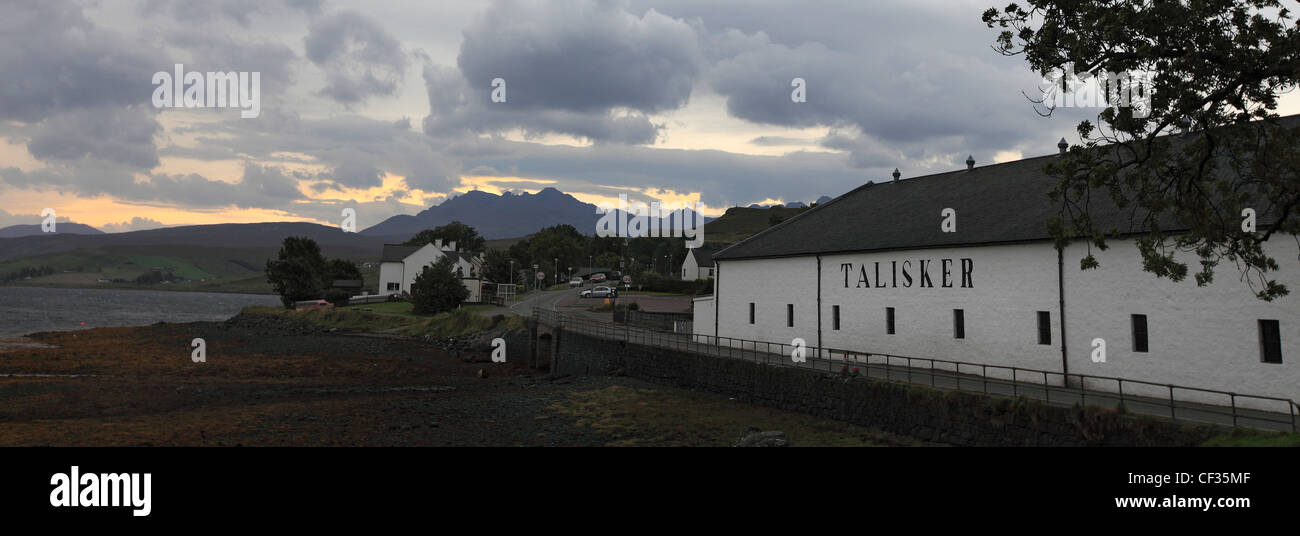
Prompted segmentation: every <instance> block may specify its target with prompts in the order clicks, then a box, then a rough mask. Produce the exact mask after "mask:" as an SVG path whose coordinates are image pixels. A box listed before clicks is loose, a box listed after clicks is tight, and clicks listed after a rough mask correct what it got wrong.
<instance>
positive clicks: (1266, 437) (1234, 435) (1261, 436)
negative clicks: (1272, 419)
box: [1201, 428, 1300, 447]
mask: <svg viewBox="0 0 1300 536" xmlns="http://www.w3.org/2000/svg"><path fill="white" fill-rule="evenodd" d="M1201 446H1203V447H1300V434H1294V433H1293V434H1284V433H1278V432H1265V431H1263V430H1251V429H1248V428H1233V429H1232V432H1231V433H1227V434H1223V435H1221V436H1216V437H1212V438H1210V439H1209V440H1208V441H1206V442H1205V443H1202V444H1201Z"/></svg>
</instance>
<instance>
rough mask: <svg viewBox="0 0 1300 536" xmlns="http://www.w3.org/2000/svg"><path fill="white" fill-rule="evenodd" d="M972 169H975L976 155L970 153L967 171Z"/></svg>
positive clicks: (967, 158) (967, 159)
mask: <svg viewBox="0 0 1300 536" xmlns="http://www.w3.org/2000/svg"><path fill="white" fill-rule="evenodd" d="M972 169H975V155H968V156H967V157H966V171H970V170H972Z"/></svg>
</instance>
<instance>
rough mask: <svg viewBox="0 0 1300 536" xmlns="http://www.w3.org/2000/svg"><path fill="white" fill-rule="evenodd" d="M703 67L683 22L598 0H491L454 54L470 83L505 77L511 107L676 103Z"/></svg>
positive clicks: (646, 107)
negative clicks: (497, 0)
mask: <svg viewBox="0 0 1300 536" xmlns="http://www.w3.org/2000/svg"><path fill="white" fill-rule="evenodd" d="M702 64H703V58H702V56H701V54H700V52H699V45H698V43H697V39H696V34H695V30H694V29H693V28H692V27H691V26H690V25H689V24H687V23H685V22H683V21H681V20H677V19H673V18H670V17H666V16H664V15H662V14H660V13H658V12H655V11H653V10H650V11H647V12H645V13H644V14H642V15H640V16H637V15H634V14H632V13H629V12H627V11H625V10H624V9H623V7H622V6H621V5H620V4H619V3H618V2H609V1H596V0H562V1H557V2H545V3H539V2H523V1H515V0H503V1H499V2H495V3H493V4H492V5H491V6H490V7H489V8H488V9H487V11H486V12H485V13H484V15H483V17H482V18H480V19H479V20H478V21H477V22H475V23H474V24H473V25H471V26H470V27H469V28H468V29H466V30H465V40H464V42H463V43H462V44H461V48H460V56H459V57H458V58H457V65H458V66H459V67H460V71H461V73H462V74H463V75H464V76H465V79H466V80H469V81H470V84H471V85H473V86H474V87H484V88H485V87H487V86H488V84H489V83H490V82H491V81H492V79H494V78H498V77H500V78H504V79H505V80H506V83H507V84H508V86H509V87H510V92H509V102H510V104H511V105H512V106H514V107H517V108H525V109H528V108H532V109H559V110H569V111H574V112H593V111H605V110H610V109H612V108H618V107H623V108H629V109H632V110H636V111H639V112H646V113H650V112H658V111H663V110H672V109H676V108H679V107H681V106H682V105H684V104H685V103H686V101H687V99H688V98H690V95H691V89H692V87H693V85H694V84H695V80H696V78H697V76H698V75H699V72H700V70H701V68H702V67H703V65H702ZM482 94H483V95H484V96H486V95H487V93H486V92H483V93H482Z"/></svg>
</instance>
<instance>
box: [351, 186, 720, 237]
mask: <svg viewBox="0 0 1300 536" xmlns="http://www.w3.org/2000/svg"><path fill="white" fill-rule="evenodd" d="M681 210H682V213H683V214H685V215H687V216H690V215H692V214H693V213H692V212H691V211H690V210H689V209H681ZM676 212H678V211H673V212H671V213H669V215H670V217H669V218H665V219H666V220H667V219H671V217H672V216H673V215H675V213H676ZM601 215H602V212H601V210H600V208H599V207H597V206H596V205H594V204H591V203H584V202H582V201H579V200H578V199H577V198H576V197H573V196H572V195H569V194H566V193H564V192H561V191H559V190H556V189H555V188H550V187H547V188H543V189H542V190H541V191H539V192H537V193H535V194H530V193H522V194H516V193H513V192H505V193H503V194H501V195H496V194H491V193H488V192H482V191H478V190H474V191H471V192H467V193H465V194H462V195H459V196H456V197H453V198H451V199H448V200H446V201H443V202H442V204H440V205H434V206H432V207H429V208H427V209H425V210H423V211H420V213H419V214H416V215H414V216H412V215H407V214H401V215H397V216H393V217H391V218H388V219H386V220H384V221H382V222H380V223H378V224H376V225H374V226H372V227H369V228H367V229H364V230H362V231H361V234H362V235H368V236H382V235H407V236H411V235H414V234H415V233H418V232H420V231H423V230H425V229H432V228H434V227H437V226H439V225H444V224H447V223H450V222H453V221H459V222H461V223H464V224H465V225H468V226H470V227H473V228H474V229H475V230H477V231H478V233H479V235H481V236H483V238H486V239H488V240H492V239H498V238H514V237H520V236H526V235H529V234H532V233H534V232H537V230H538V229H542V228H544V227H551V226H554V225H562V224H568V225H572V226H573V227H574V228H576V229H577V230H578V231H579V232H581V233H583V234H587V235H590V234H595V230H596V222H597V221H599V220H600V218H601ZM614 216H615V217H619V216H626V213H624V212H622V211H619V210H616V211H615V214H614ZM710 219H711V218H705V221H706V222H708V221H709V220H710ZM664 227H665V228H667V227H668V226H667V225H665V226H664Z"/></svg>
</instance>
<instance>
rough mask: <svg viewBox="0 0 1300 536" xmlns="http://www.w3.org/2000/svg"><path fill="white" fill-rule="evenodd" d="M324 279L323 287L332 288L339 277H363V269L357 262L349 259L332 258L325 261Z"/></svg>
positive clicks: (358, 278) (322, 281) (357, 278)
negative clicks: (358, 266)
mask: <svg viewBox="0 0 1300 536" xmlns="http://www.w3.org/2000/svg"><path fill="white" fill-rule="evenodd" d="M324 274H325V275H324V279H322V280H321V288H330V287H331V286H333V285H334V281H336V280H339V279H356V280H360V279H362V276H361V269H360V268H357V265H356V263H354V262H352V261H350V260H347V259H330V260H329V261H327V262H326V263H325V272H324Z"/></svg>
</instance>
